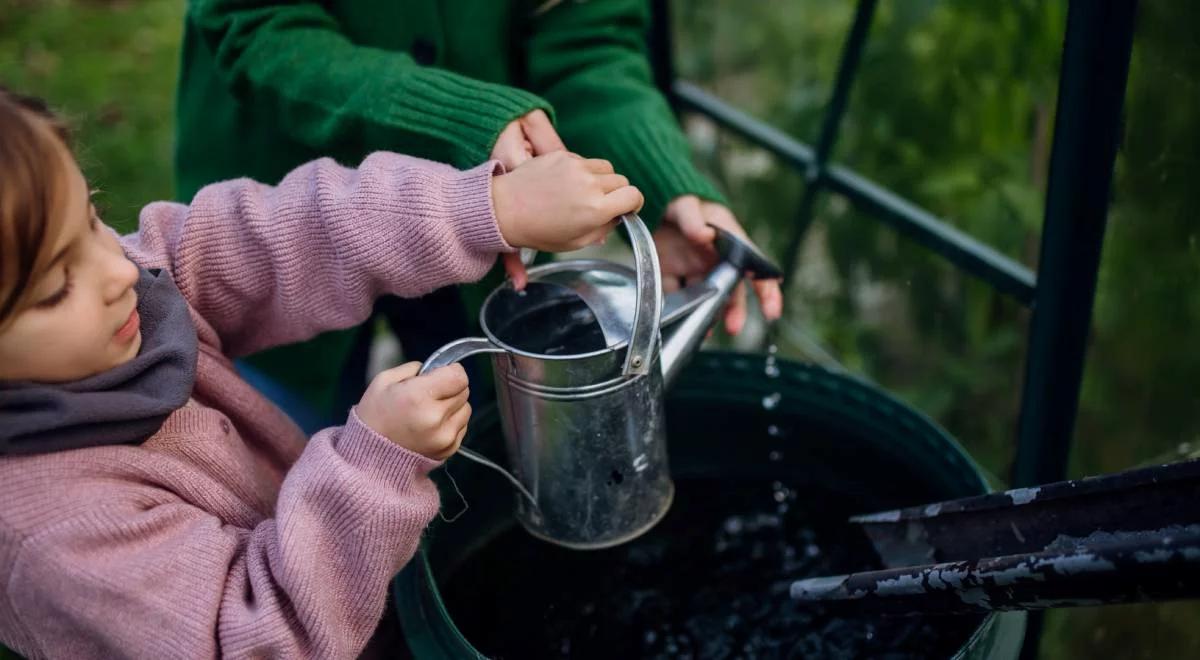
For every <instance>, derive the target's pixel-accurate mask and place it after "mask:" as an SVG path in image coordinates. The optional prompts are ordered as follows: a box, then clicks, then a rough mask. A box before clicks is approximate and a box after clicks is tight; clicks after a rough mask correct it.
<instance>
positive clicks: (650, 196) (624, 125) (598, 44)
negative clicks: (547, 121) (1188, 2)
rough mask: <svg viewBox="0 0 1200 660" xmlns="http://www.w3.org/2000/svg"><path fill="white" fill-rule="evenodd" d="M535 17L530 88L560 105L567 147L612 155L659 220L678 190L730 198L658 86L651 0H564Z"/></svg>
mask: <svg viewBox="0 0 1200 660" xmlns="http://www.w3.org/2000/svg"><path fill="white" fill-rule="evenodd" d="M530 20H531V22H532V27H533V29H532V37H531V39H530V42H529V49H528V53H529V55H528V57H529V64H528V67H529V74H530V78H529V88H530V89H532V90H533V91H535V92H537V93H539V94H541V95H542V96H544V97H545V98H546V99H547V100H549V101H550V103H552V104H553V105H554V108H555V109H556V110H557V115H558V129H559V133H560V135H561V136H562V138H563V141H564V142H565V143H566V145H567V148H568V149H571V150H573V151H577V152H579V153H581V154H584V155H587V156H598V157H602V158H607V159H609V160H611V161H612V162H613V165H614V166H615V167H616V169H617V171H618V172H621V173H622V174H624V175H626V176H628V177H629V179H630V181H631V182H633V183H634V185H636V186H638V187H639V188H641V190H642V193H643V194H644V195H645V196H646V205H645V207H644V208H643V210H642V215H643V217H644V219H645V220H647V221H648V222H649V223H651V224H652V225H654V226H657V224H658V222H659V220H660V219H661V217H662V213H663V210H664V209H665V207H666V205H667V203H668V202H670V201H671V200H672V199H674V198H675V197H678V196H680V195H684V194H689V193H690V194H695V195H699V196H700V197H702V198H705V199H710V200H715V201H722V202H723V201H724V200H723V198H722V196H721V194H720V193H719V192H718V191H717V189H716V188H715V187H714V186H713V185H712V183H711V182H709V181H708V180H707V179H706V178H705V177H704V176H703V175H701V174H700V173H699V172H698V171H697V170H696V168H695V166H694V165H692V159H691V151H690V148H689V146H688V143H687V139H686V137H685V136H684V135H683V132H682V131H681V130H680V128H679V124H678V122H677V121H676V120H675V116H674V114H673V113H672V112H671V108H670V106H669V105H668V104H667V101H666V99H665V98H663V95H662V94H661V93H660V92H659V91H658V89H657V88H656V87H655V86H654V82H653V76H652V75H651V71H650V62H649V59H648V58H647V55H646V41H645V40H646V36H645V35H646V29H647V26H648V23H649V16H648V9H647V3H646V2H645V0H602V1H599V0H597V1H594V2H561V3H558V4H556V5H553V6H551V7H550V8H549V9H547V10H545V12H544V13H542V14H540V15H535V16H533V17H531V19H530Z"/></svg>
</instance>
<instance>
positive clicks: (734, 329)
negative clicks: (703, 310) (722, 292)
mask: <svg viewBox="0 0 1200 660" xmlns="http://www.w3.org/2000/svg"><path fill="white" fill-rule="evenodd" d="M745 325H746V285H745V282H738V285H737V288H736V289H734V290H733V295H732V296H730V298H729V305H728V306H726V307H725V331H726V332H728V333H729V334H731V335H736V334H738V333H739V332H741V331H742V327H744V326H745Z"/></svg>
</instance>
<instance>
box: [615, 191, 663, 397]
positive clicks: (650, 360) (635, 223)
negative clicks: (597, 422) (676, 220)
mask: <svg viewBox="0 0 1200 660" xmlns="http://www.w3.org/2000/svg"><path fill="white" fill-rule="evenodd" d="M621 221H622V222H623V223H624V225H625V231H627V232H628V233H629V244H630V246H632V247H633V261H634V269H635V270H636V272H637V308H636V309H634V312H633V327H632V328H630V333H629V349H628V351H627V352H626V353H625V368H624V369H623V370H622V373H624V375H626V376H640V375H642V374H645V373H648V372H649V371H650V369H651V368H658V367H657V366H655V364H654V361H655V360H654V358H655V352H656V351H657V350H658V348H659V346H658V337H659V321H661V319H662V272H661V271H659V269H658V252H657V251H655V249H654V237H653V236H651V235H650V229H649V228H647V227H646V223H644V222H642V219H641V218H640V217H638V215H637V214H636V213H627V214H625V215H623V216H621Z"/></svg>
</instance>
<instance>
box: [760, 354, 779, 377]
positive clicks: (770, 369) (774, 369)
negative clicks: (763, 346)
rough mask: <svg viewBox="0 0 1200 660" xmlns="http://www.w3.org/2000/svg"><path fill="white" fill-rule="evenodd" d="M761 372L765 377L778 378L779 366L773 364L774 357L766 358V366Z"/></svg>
mask: <svg viewBox="0 0 1200 660" xmlns="http://www.w3.org/2000/svg"><path fill="white" fill-rule="evenodd" d="M763 373H765V374H766V375H767V378H779V366H778V365H776V364H775V359H774V358H767V366H766V367H764V368H763Z"/></svg>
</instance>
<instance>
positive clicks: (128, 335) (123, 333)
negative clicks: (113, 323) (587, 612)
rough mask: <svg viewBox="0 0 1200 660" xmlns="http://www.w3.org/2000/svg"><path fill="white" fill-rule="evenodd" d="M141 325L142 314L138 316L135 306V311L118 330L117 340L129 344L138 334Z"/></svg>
mask: <svg viewBox="0 0 1200 660" xmlns="http://www.w3.org/2000/svg"><path fill="white" fill-rule="evenodd" d="M141 326H142V319H141V317H140V316H138V313H137V308H136V307H134V308H133V311H132V312H131V313H130V314H129V319H128V320H127V321H125V325H123V326H121V327H120V328H119V329H118V330H117V334H116V340H117V341H119V342H121V343H122V344H127V343H129V342H131V341H133V338H134V337H136V336H137V332H138V329H139V328H141Z"/></svg>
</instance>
